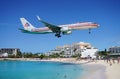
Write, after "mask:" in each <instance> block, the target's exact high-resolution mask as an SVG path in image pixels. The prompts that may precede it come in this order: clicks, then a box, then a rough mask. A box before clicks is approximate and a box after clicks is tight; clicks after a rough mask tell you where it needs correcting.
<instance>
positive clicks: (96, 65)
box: [82, 60, 120, 79]
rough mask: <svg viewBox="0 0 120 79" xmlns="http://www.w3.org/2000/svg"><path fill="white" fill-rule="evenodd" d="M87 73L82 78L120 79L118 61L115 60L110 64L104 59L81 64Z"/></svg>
mask: <svg viewBox="0 0 120 79" xmlns="http://www.w3.org/2000/svg"><path fill="white" fill-rule="evenodd" d="M83 66H84V67H85V68H86V70H87V71H88V74H86V75H84V76H83V77H82V79H120V63H119V64H118V63H117V61H115V63H114V64H113V63H112V65H110V63H107V62H105V61H104V60H98V61H97V62H90V63H87V64H84V65H83Z"/></svg>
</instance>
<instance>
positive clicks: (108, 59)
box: [107, 56, 112, 66]
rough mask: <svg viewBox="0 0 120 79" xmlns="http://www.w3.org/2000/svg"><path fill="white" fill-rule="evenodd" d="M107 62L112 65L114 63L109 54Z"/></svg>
mask: <svg viewBox="0 0 120 79" xmlns="http://www.w3.org/2000/svg"><path fill="white" fill-rule="evenodd" d="M107 63H109V64H110V66H111V65H112V63H111V61H110V56H107Z"/></svg>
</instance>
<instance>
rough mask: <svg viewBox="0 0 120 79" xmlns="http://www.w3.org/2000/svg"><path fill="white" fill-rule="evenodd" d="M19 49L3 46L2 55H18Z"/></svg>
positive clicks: (0, 54) (0, 50) (0, 53)
mask: <svg viewBox="0 0 120 79" xmlns="http://www.w3.org/2000/svg"><path fill="white" fill-rule="evenodd" d="M19 51H20V49H18V48H1V49H0V57H8V56H16V55H17V52H19Z"/></svg>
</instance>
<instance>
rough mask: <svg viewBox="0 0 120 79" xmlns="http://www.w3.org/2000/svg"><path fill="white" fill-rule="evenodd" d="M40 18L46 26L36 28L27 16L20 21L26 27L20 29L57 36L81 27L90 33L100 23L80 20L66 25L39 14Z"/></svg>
mask: <svg viewBox="0 0 120 79" xmlns="http://www.w3.org/2000/svg"><path fill="white" fill-rule="evenodd" d="M37 18H38V20H39V21H40V22H41V23H43V24H44V25H45V26H46V27H42V28H36V27H34V26H33V25H32V24H31V23H30V22H28V21H27V20H26V19H25V18H20V21H21V23H22V25H23V27H24V29H21V28H20V29H19V30H21V31H22V32H24V33H30V34H47V33H55V36H56V37H58V38H59V37H61V33H62V34H63V35H68V34H71V33H72V30H79V29H88V30H89V33H90V30H91V29H92V28H97V27H98V26H99V25H98V24H97V23H93V22H79V23H75V24H65V25H53V24H50V23H48V22H46V21H44V20H42V19H40V17H39V16H37Z"/></svg>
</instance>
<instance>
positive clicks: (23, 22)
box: [20, 18, 35, 31]
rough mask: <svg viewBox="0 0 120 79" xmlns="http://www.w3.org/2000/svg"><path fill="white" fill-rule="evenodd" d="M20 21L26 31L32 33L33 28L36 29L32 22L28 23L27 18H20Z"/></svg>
mask: <svg viewBox="0 0 120 79" xmlns="http://www.w3.org/2000/svg"><path fill="white" fill-rule="evenodd" d="M20 21H21V23H22V25H23V27H24V29H25V30H29V31H31V30H32V29H33V28H35V27H34V26H33V25H32V24H31V23H30V22H28V21H27V20H26V19H25V18H20Z"/></svg>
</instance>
